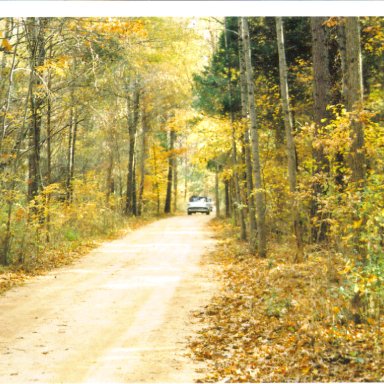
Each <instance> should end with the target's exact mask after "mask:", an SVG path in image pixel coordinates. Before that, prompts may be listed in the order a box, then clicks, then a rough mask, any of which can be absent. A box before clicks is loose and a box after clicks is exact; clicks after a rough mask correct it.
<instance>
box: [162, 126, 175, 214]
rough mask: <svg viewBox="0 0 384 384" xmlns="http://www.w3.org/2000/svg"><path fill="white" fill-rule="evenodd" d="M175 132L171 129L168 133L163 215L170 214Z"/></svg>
mask: <svg viewBox="0 0 384 384" xmlns="http://www.w3.org/2000/svg"><path fill="white" fill-rule="evenodd" d="M175 138H176V132H175V131H174V130H173V129H171V130H170V132H169V152H170V154H169V157H168V176H167V192H166V195H165V205H164V213H171V200H172V180H173V169H174V153H173V150H174V146H175Z"/></svg>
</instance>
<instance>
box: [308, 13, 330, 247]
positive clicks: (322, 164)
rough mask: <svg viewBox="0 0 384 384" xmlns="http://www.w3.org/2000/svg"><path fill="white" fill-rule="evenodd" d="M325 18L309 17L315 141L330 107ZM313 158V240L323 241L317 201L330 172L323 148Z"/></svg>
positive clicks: (323, 231) (323, 232)
mask: <svg viewBox="0 0 384 384" xmlns="http://www.w3.org/2000/svg"><path fill="white" fill-rule="evenodd" d="M326 20H327V18H325V17H312V18H311V31H312V60H313V101H314V114H313V117H314V123H315V132H314V136H315V138H316V137H318V136H319V134H320V131H321V129H322V128H323V127H324V126H325V124H326V123H324V122H325V121H326V119H327V118H329V117H330V114H329V112H328V111H327V107H328V106H329V105H330V104H331V76H330V73H329V68H330V63H329V55H328V44H327V36H326V28H327V27H326V25H325V23H326ZM313 158H314V170H313V173H314V178H315V181H314V183H313V200H312V203H311V215H312V220H314V221H315V220H317V221H318V223H317V224H316V222H315V225H314V226H313V229H312V238H313V241H316V242H317V241H323V240H325V238H326V229H327V226H326V224H325V221H324V220H322V219H321V217H320V218H319V215H320V213H319V211H320V204H319V200H320V198H321V196H322V195H323V194H324V189H325V185H324V181H323V180H324V179H325V176H324V175H326V174H327V173H328V172H329V164H328V161H327V159H326V157H325V154H324V149H323V147H322V145H321V144H320V145H317V146H315V147H314V149H313Z"/></svg>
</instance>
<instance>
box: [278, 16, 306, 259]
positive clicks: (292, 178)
mask: <svg viewBox="0 0 384 384" xmlns="http://www.w3.org/2000/svg"><path fill="white" fill-rule="evenodd" d="M276 33H277V48H278V53H279V73H280V92H281V103H282V108H283V116H284V127H285V138H286V141H287V158H288V182H289V191H290V194H291V214H292V223H293V229H294V234H295V238H296V248H297V249H296V254H295V257H294V261H295V262H302V261H303V256H304V253H303V241H302V237H303V236H302V230H301V225H300V208H299V202H298V201H297V199H296V193H297V180H296V177H297V176H296V151H295V141H294V138H293V123H292V116H291V110H290V106H289V88H288V69H287V62H286V57H285V47H284V28H283V20H282V18H281V17H276Z"/></svg>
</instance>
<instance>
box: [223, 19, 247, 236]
mask: <svg viewBox="0 0 384 384" xmlns="http://www.w3.org/2000/svg"><path fill="white" fill-rule="evenodd" d="M226 20H227V18H225V31H224V39H225V56H226V66H227V71H228V82H227V85H228V95H229V109H230V111H229V113H230V121H231V129H232V130H231V132H232V148H231V150H232V170H233V183H234V189H235V199H234V201H233V212H234V214H235V216H237V214H238V215H239V220H240V239H241V240H246V238H247V230H246V225H245V211H244V207H243V205H244V204H243V202H242V199H241V193H240V185H239V172H238V170H237V168H238V165H237V149H236V132H235V116H234V110H233V89H232V80H231V66H230V61H229V44H228V29H227V27H226Z"/></svg>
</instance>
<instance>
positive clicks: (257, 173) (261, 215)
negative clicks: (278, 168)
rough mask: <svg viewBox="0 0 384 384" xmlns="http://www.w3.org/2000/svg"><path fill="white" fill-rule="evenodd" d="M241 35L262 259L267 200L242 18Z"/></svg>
mask: <svg viewBox="0 0 384 384" xmlns="http://www.w3.org/2000/svg"><path fill="white" fill-rule="evenodd" d="M241 32H242V33H241V35H242V40H243V48H244V62H245V72H246V79H247V91H248V105H249V114H250V128H251V143H252V157H253V159H252V160H253V173H254V179H255V188H256V193H255V203H256V224H257V241H258V243H257V250H258V254H259V256H260V257H266V255H267V233H266V227H265V209H266V208H265V198H264V192H263V185H262V178H261V165H260V148H259V134H258V125H257V116H256V105H255V91H254V83H253V68H252V64H251V47H250V42H249V30H248V21H247V18H246V17H242V18H241Z"/></svg>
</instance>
